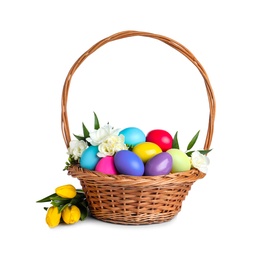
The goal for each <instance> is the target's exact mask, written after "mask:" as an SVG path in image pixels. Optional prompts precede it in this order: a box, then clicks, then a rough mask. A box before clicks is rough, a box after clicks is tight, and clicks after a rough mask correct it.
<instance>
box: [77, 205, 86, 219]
mask: <svg viewBox="0 0 266 260" xmlns="http://www.w3.org/2000/svg"><path fill="white" fill-rule="evenodd" d="M77 207H78V208H79V210H80V220H81V221H83V220H84V219H85V218H87V217H88V208H87V207H86V206H85V205H84V204H82V203H79V204H78V205H77Z"/></svg>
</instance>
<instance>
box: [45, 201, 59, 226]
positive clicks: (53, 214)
mask: <svg viewBox="0 0 266 260" xmlns="http://www.w3.org/2000/svg"><path fill="white" fill-rule="evenodd" d="M60 219H61V212H60V213H59V210H58V208H57V207H54V206H52V207H50V208H49V209H48V210H47V213H46V223H47V225H48V226H49V227H50V228H53V227H56V226H58V225H59V223H60Z"/></svg>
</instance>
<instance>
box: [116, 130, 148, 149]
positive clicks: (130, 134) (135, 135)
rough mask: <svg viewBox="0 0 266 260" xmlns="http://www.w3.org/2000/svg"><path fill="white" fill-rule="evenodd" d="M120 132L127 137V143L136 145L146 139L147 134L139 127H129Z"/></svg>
mask: <svg viewBox="0 0 266 260" xmlns="http://www.w3.org/2000/svg"><path fill="white" fill-rule="evenodd" d="M119 134H122V135H123V136H124V137H125V144H127V145H130V146H135V145H137V144H139V143H143V142H145V141H146V135H145V134H144V133H143V131H142V130H140V129H139V128H137V127H127V128H125V129H123V130H122V131H120V133H119Z"/></svg>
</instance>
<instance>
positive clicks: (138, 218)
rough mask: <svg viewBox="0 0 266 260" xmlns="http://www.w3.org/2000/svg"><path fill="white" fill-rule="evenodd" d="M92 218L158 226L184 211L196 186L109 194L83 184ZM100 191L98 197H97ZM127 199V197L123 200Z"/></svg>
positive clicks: (110, 190) (117, 222) (123, 190)
mask: <svg viewBox="0 0 266 260" xmlns="http://www.w3.org/2000/svg"><path fill="white" fill-rule="evenodd" d="M81 186H82V189H83V190H84V192H85V194H86V198H87V201H88V205H89V211H90V213H91V215H92V217H94V218H96V219H98V220H101V221H104V222H110V223H116V224H125V225H147V224H158V223H163V222H167V221H169V220H171V219H172V218H174V217H175V216H176V215H177V214H178V213H179V212H180V210H181V207H182V202H183V201H184V199H185V197H186V196H187V194H188V192H189V190H190V189H191V186H192V183H183V184H180V185H179V186H178V187H176V188H173V187H171V188H170V187H168V189H166V187H165V186H164V187H162V188H156V189H152V190H150V189H139V190H136V189H131V188H128V189H127V188H124V189H122V190H119V192H118V193H117V189H115V190H112V189H110V187H109V189H108V190H107V189H106V187H105V189H101V188H99V185H97V186H95V185H88V184H86V185H85V184H84V183H83V182H82V181H81ZM95 190H97V193H95ZM122 195H123V196H122Z"/></svg>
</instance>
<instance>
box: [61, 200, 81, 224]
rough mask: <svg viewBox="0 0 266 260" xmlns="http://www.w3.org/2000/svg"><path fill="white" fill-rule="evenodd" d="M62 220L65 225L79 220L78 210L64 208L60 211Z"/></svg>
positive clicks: (72, 207) (73, 206)
mask: <svg viewBox="0 0 266 260" xmlns="http://www.w3.org/2000/svg"><path fill="white" fill-rule="evenodd" d="M62 218H63V220H64V222H65V223H66V224H74V223H76V222H78V221H79V219H80V210H79V208H78V207H77V206H75V205H72V206H70V207H66V208H64V209H63V211H62Z"/></svg>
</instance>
